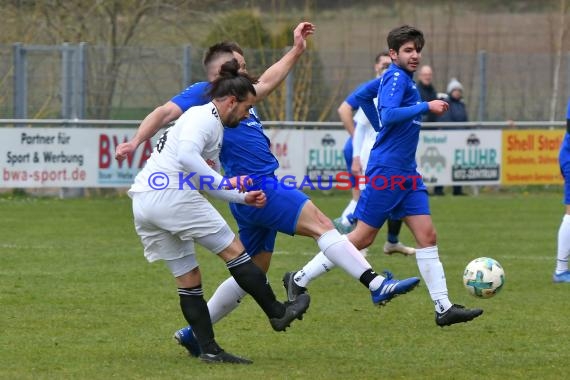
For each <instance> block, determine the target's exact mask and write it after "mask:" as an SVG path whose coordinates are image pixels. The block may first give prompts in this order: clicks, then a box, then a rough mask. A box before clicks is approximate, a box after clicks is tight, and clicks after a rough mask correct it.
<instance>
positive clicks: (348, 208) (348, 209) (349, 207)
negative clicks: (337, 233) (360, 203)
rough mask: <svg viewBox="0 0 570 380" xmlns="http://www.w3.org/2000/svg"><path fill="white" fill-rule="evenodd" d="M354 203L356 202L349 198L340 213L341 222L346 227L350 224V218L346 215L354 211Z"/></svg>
mask: <svg viewBox="0 0 570 380" xmlns="http://www.w3.org/2000/svg"><path fill="white" fill-rule="evenodd" d="M356 203H357V202H356V201H355V200H354V199H351V200H350V202H348V205H347V206H346V208H345V209H344V211H343V212H342V215H341V216H340V217H341V218H342V220H341V223H342V224H344V225H345V226H347V227H348V226H350V220H348V216H349V215H350V214H353V213H354V210H355V209H356Z"/></svg>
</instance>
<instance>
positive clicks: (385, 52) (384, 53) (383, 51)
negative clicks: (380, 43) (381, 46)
mask: <svg viewBox="0 0 570 380" xmlns="http://www.w3.org/2000/svg"><path fill="white" fill-rule="evenodd" d="M389 56H390V52H388V50H382V51H381V52H380V53H378V55H377V56H376V59H374V62H376V63H378V62H380V58H382V57H389Z"/></svg>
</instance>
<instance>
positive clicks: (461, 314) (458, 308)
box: [435, 304, 483, 327]
mask: <svg viewBox="0 0 570 380" xmlns="http://www.w3.org/2000/svg"><path fill="white" fill-rule="evenodd" d="M481 314H483V310H481V309H466V308H465V306H462V305H457V304H453V305H451V307H450V308H449V309H448V310H447V311H446V312H444V313H438V312H437V311H436V312H435V323H436V324H437V325H438V326H439V327H443V326H451V325H453V324H455V323H461V322H469V321H470V320H472V319H475V318H477V317H478V316H480V315H481Z"/></svg>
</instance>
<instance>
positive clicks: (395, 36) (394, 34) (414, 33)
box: [386, 25, 425, 52]
mask: <svg viewBox="0 0 570 380" xmlns="http://www.w3.org/2000/svg"><path fill="white" fill-rule="evenodd" d="M386 41H387V42H388V48H389V49H392V50H394V51H396V52H399V51H400V48H401V47H402V45H404V44H406V43H407V42H410V41H412V42H413V43H414V46H415V47H416V50H417V51H418V52H421V51H422V49H423V48H424V44H425V40H424V34H423V33H422V31H421V30H419V29H416V28H414V27H413V26H409V25H402V26H399V27H397V28H394V29H392V30H391V31H390V33H388V37H387V38H386Z"/></svg>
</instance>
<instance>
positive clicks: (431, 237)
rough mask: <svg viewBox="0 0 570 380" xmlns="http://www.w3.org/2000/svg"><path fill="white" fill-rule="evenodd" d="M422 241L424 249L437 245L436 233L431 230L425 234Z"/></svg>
mask: <svg viewBox="0 0 570 380" xmlns="http://www.w3.org/2000/svg"><path fill="white" fill-rule="evenodd" d="M423 240H424V245H425V246H426V247H433V246H434V245H437V233H436V232H435V230H434V229H432V230H431V231H428V232H427V233H426V234H425V236H424V239H423Z"/></svg>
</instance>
